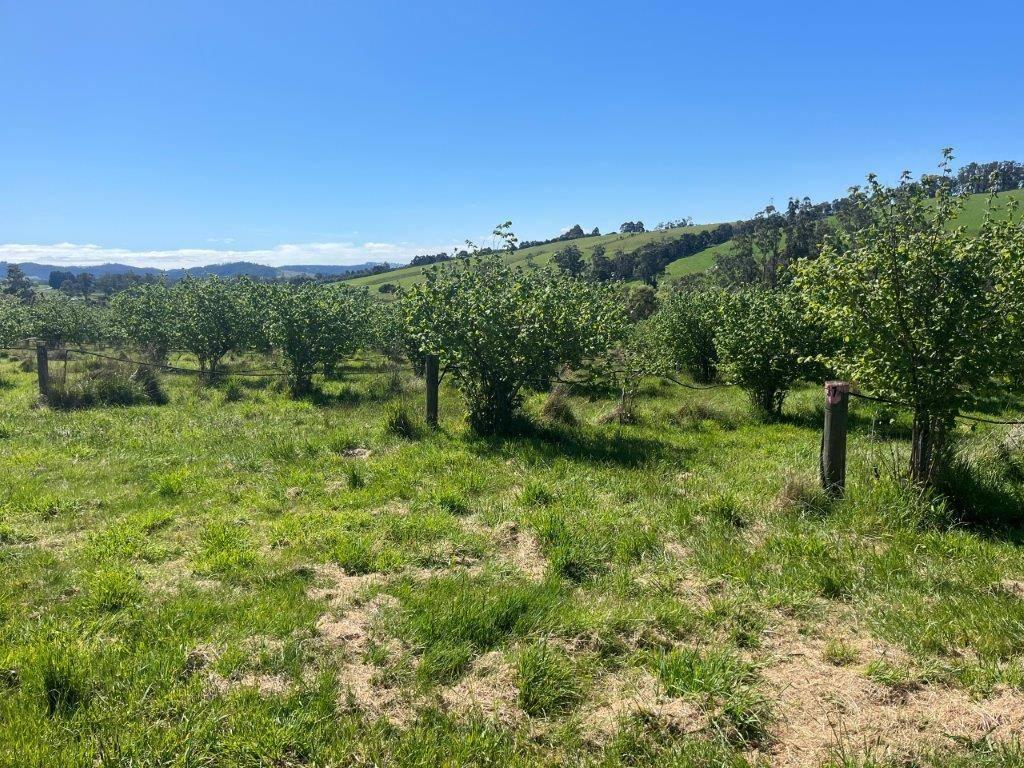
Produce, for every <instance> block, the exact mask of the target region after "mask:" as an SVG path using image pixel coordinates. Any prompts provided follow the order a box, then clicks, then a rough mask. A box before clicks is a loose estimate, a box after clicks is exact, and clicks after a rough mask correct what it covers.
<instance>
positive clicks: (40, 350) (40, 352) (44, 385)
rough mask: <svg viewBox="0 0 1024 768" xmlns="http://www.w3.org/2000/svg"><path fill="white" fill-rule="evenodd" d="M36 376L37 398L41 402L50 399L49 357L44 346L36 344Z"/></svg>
mask: <svg viewBox="0 0 1024 768" xmlns="http://www.w3.org/2000/svg"><path fill="white" fill-rule="evenodd" d="M36 374H37V376H38V378H39V396H40V397H41V398H43V400H47V399H49V397H50V357H49V355H48V354H47V351H46V344H44V343H42V342H36Z"/></svg>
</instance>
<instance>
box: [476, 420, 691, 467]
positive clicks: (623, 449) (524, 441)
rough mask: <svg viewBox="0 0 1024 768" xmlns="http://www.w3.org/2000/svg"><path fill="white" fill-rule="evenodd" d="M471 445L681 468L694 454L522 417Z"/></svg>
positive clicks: (544, 455) (619, 433) (482, 450)
mask: <svg viewBox="0 0 1024 768" xmlns="http://www.w3.org/2000/svg"><path fill="white" fill-rule="evenodd" d="M472 445H473V447H474V449H475V450H476V451H477V452H479V453H490V454H494V453H502V454H506V453H510V452H517V453H518V452H520V451H526V452H527V453H529V454H532V455H533V456H537V457H539V458H541V459H544V460H554V459H557V458H568V459H572V460H575V461H587V462H591V463H596V464H613V465H617V466H623V467H637V466H642V465H644V464H647V463H650V462H651V461H670V462H672V463H674V464H678V465H680V466H684V465H686V464H688V463H689V461H690V460H691V459H692V458H693V456H694V455H695V453H696V451H694V450H692V449H683V448H678V447H676V446H672V445H668V444H666V443H663V442H660V441H658V440H651V439H649V438H644V437H637V436H634V435H628V434H624V433H623V432H622V431H621V430H617V431H616V432H615V434H608V432H606V431H603V430H602V431H594V430H592V429H591V428H588V427H569V426H561V425H542V424H538V423H536V422H532V421H530V420H529V419H527V418H525V417H522V418H520V419H518V420H517V421H516V424H515V426H514V429H513V430H512V431H511V433H509V434H505V435H495V436H489V437H477V438H475V439H473V442H472Z"/></svg>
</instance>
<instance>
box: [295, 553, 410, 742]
mask: <svg viewBox="0 0 1024 768" xmlns="http://www.w3.org/2000/svg"><path fill="white" fill-rule="evenodd" d="M315 570H316V572H317V574H318V581H320V582H321V583H323V582H326V584H324V585H322V586H317V587H313V588H311V589H310V590H308V592H307V594H308V595H309V596H310V597H312V598H314V599H322V600H327V601H328V602H329V604H330V606H331V610H329V611H328V612H327V613H325V614H323V615H322V616H321V617H320V618H319V619H317V622H316V632H317V635H318V636H319V638H320V642H321V644H322V645H323V646H324V648H325V650H328V651H330V652H332V653H335V652H336V653H338V655H339V656H340V661H339V664H338V682H339V683H340V686H341V700H340V702H339V703H340V704H341V706H342V707H344V708H358V709H359V710H360V711H361V712H363V713H364V714H366V715H367V716H369V717H371V718H373V719H376V718H380V717H387V719H388V720H389V721H391V722H392V723H393V724H395V725H399V726H401V725H404V724H406V723H408V722H409V721H411V720H412V719H413V717H414V714H415V708H414V707H413V705H412V702H411V701H410V698H409V695H408V694H407V693H405V692H404V691H403V690H402V689H401V688H400V687H399V686H397V685H395V684H394V682H393V681H389V680H386V679H385V677H386V676H385V675H384V674H383V670H382V669H381V668H379V667H378V666H376V665H375V664H374V663H372V662H371V661H370V660H369V656H370V652H371V650H372V643H373V640H372V633H373V626H374V624H375V622H376V620H377V617H378V616H379V614H380V612H381V610H382V609H384V608H388V607H391V606H393V605H395V604H396V602H397V601H396V600H395V598H393V597H391V596H390V595H385V594H378V595H375V596H374V597H372V598H370V599H369V600H367V601H365V602H360V595H361V593H363V592H364V591H365V590H366V589H367V588H369V587H371V586H374V585H377V584H382V583H384V581H385V577H384V576H383V575H382V574H377V573H369V574H363V575H350V574H347V573H345V571H344V570H342V569H341V568H338V567H337V566H333V565H321V566H317V567H316V569H315ZM384 647H385V649H386V650H387V653H388V654H389V655H395V654H396V653H400V652H401V651H402V649H401V647H400V644H399V643H398V642H397V641H395V640H392V641H391V642H389V643H385V644H384Z"/></svg>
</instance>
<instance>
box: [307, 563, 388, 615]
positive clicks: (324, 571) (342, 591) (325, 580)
mask: <svg viewBox="0 0 1024 768" xmlns="http://www.w3.org/2000/svg"><path fill="white" fill-rule="evenodd" d="M313 572H314V574H315V575H316V580H317V582H319V584H320V586H314V587H311V588H309V589H308V590H306V595H307V596H308V597H309V598H310V599H311V600H327V601H328V602H330V603H331V604H332V605H333V606H344V605H348V604H349V603H351V602H352V601H353V600H354V599H355V597H356V596H357V595H358V594H359V593H360V592H362V591H363V590H365V589H367V588H368V587H371V586H373V585H375V584H379V583H381V582H382V581H383V576H382V575H381V574H379V573H366V574H348V573H345V571H344V569H342V568H339V567H338V566H336V565H331V564H321V565H315V566H313Z"/></svg>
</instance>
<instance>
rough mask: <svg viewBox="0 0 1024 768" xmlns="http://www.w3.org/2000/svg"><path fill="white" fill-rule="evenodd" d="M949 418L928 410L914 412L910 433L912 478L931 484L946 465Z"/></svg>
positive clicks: (924, 483) (921, 482)
mask: <svg viewBox="0 0 1024 768" xmlns="http://www.w3.org/2000/svg"><path fill="white" fill-rule="evenodd" d="M948 428H949V420H948V419H946V418H943V417H941V416H935V415H933V414H931V413H928V412H927V411H916V412H915V413H914V426H913V430H912V431H911V435H910V479H911V480H912V481H913V482H915V483H917V484H918V485H931V484H932V483H934V482H935V480H936V479H937V478H938V476H939V473H940V472H941V471H942V469H943V467H944V466H945V459H946V438H947V433H948Z"/></svg>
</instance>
